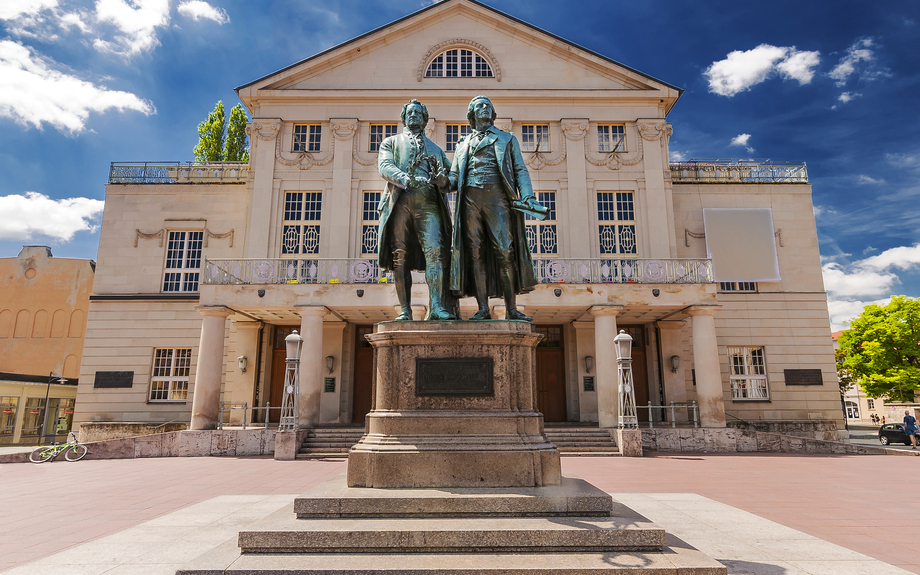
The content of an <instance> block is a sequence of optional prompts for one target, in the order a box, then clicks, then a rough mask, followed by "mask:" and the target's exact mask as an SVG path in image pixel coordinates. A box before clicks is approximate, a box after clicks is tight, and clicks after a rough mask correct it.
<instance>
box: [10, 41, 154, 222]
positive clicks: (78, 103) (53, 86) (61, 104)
mask: <svg viewBox="0 0 920 575" xmlns="http://www.w3.org/2000/svg"><path fill="white" fill-rule="evenodd" d="M0 78H3V82H2V83H0V118H3V117H6V118H10V119H12V120H13V121H14V122H16V123H17V124H21V125H24V126H28V125H32V126H35V127H36V128H39V129H41V128H42V124H43V123H45V122H47V123H49V124H51V125H52V126H54V127H55V128H57V129H58V130H60V131H61V132H70V133H72V134H73V133H78V132H81V131H82V130H83V128H84V126H85V124H86V119H87V118H88V117H89V114H90V112H99V113H101V112H105V111H107V110H111V109H115V110H118V111H125V110H135V111H138V112H141V113H143V114H147V115H149V114H153V113H154V112H155V110H154V108H153V106H152V105H151V104H150V102H147V101H146V100H142V99H140V98H138V97H137V96H135V95H134V94H131V93H129V92H120V91H115V90H108V89H106V88H105V86H98V85H96V84H92V83H90V82H86V81H84V80H81V79H79V78H77V77H76V76H70V75H67V74H64V73H61V72H59V71H57V70H53V69H51V68H50V67H49V66H48V62H47V61H45V60H43V59H41V58H40V57H38V56H37V55H35V54H33V53H32V52H30V51H29V49H28V48H27V47H25V46H23V45H21V44H18V43H16V42H12V41H10V40H0ZM0 213H2V212H0ZM3 219H8V218H7V217H6V215H4V218H3Z"/></svg>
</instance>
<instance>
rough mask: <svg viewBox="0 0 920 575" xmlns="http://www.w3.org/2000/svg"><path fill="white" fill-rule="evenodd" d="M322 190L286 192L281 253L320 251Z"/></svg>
mask: <svg viewBox="0 0 920 575" xmlns="http://www.w3.org/2000/svg"><path fill="white" fill-rule="evenodd" d="M322 207H323V193H322V192H286V193H285V194H284V222H283V223H282V228H281V255H282V256H291V255H301V254H318V253H319V228H320V217H321V215H322Z"/></svg>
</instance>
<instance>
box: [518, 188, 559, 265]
mask: <svg viewBox="0 0 920 575" xmlns="http://www.w3.org/2000/svg"><path fill="white" fill-rule="evenodd" d="M535 195H536V196H537V201H538V202H539V203H540V204H541V205H543V206H545V207H547V208H549V214H547V215H546V219H545V220H543V221H540V220H538V219H536V218H535V217H533V216H530V215H527V214H524V220H525V223H526V225H527V244H528V245H529V246H530V253H532V254H533V255H535V256H538V257H539V256H544V257H548V256H553V257H555V256H557V255H558V254H559V241H558V239H559V238H558V234H557V233H556V231H557V230H556V192H536V194H535ZM538 265H539V264H538Z"/></svg>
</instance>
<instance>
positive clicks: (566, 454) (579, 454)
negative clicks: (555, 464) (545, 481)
mask: <svg viewBox="0 0 920 575" xmlns="http://www.w3.org/2000/svg"><path fill="white" fill-rule="evenodd" d="M559 456H560V457H622V456H623V454H622V453H620V451H619V450H618V449H615V450H613V451H595V450H592V451H560V452H559Z"/></svg>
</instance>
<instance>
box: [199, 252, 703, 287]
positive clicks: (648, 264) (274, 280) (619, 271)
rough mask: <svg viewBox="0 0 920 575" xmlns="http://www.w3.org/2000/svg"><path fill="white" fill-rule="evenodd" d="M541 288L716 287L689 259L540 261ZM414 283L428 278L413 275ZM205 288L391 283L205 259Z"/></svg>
mask: <svg viewBox="0 0 920 575" xmlns="http://www.w3.org/2000/svg"><path fill="white" fill-rule="evenodd" d="M534 271H535V272H536V275H537V280H538V281H539V282H540V283H547V284H556V283H559V284H588V283H592V284H593V283H598V284H601V283H642V284H680V283H688V284H698V283H712V282H713V281H714V280H713V278H712V262H711V260H691V259H638V258H630V259H623V258H618V259H555V260H548V259H541V260H536V261H535V262H534ZM412 275H413V281H414V282H415V283H423V282H424V281H425V276H424V274H418V273H413V274H412ZM201 278H202V280H201V283H203V284H211V285H265V284H336V283H343V284H371V283H389V282H392V281H393V276H392V274H389V273H381V272H380V268H379V267H378V266H377V260H370V259H327V258H316V259H234V260H211V259H208V258H205V260H204V265H203V270H202V274H201Z"/></svg>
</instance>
